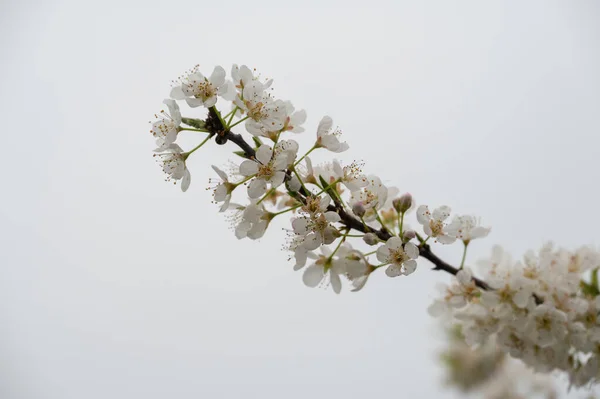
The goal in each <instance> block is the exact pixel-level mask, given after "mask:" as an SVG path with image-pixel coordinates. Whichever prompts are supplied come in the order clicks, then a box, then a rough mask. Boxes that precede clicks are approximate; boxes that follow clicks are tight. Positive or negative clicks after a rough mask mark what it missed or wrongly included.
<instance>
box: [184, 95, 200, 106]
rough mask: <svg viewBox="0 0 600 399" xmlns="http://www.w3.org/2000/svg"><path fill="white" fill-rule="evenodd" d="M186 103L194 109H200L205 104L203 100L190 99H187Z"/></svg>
mask: <svg viewBox="0 0 600 399" xmlns="http://www.w3.org/2000/svg"><path fill="white" fill-rule="evenodd" d="M185 102H186V103H187V104H188V105H189V106H190V107H192V108H196V107H199V106H201V105H203V104H204V101H202V99H201V98H195V97H188V98H186V99H185Z"/></svg>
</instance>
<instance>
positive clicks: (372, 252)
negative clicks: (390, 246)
mask: <svg viewBox="0 0 600 399" xmlns="http://www.w3.org/2000/svg"><path fill="white" fill-rule="evenodd" d="M376 252H377V250H375V251H371V252H367V253H366V254H363V255H364V256H369V255H373V254H374V253H376Z"/></svg>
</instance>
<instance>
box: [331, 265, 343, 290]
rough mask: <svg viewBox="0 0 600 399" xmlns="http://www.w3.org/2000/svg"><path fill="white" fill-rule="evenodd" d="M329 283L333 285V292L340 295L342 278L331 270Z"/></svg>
mask: <svg viewBox="0 0 600 399" xmlns="http://www.w3.org/2000/svg"><path fill="white" fill-rule="evenodd" d="M329 281H330V283H331V288H333V292H335V293H336V294H339V293H340V292H341V291H342V281H341V280H340V276H339V275H338V274H337V273H334V272H332V271H331V270H329Z"/></svg>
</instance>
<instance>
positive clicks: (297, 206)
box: [271, 204, 302, 217]
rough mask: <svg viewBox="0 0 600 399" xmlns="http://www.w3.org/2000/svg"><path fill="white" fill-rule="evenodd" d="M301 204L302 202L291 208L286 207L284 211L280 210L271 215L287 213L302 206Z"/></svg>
mask: <svg viewBox="0 0 600 399" xmlns="http://www.w3.org/2000/svg"><path fill="white" fill-rule="evenodd" d="M301 206H302V204H300V205H294V206H292V207H291V208H288V209H284V210H283V211H280V212H276V213H274V214H272V215H271V216H272V217H275V216H277V215H282V214H284V213H287V212H289V211H293V210H294V209H297V208H300V207H301Z"/></svg>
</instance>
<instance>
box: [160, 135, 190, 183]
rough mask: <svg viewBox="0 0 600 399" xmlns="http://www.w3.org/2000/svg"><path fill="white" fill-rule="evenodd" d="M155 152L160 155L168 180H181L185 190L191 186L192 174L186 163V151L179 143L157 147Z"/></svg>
mask: <svg viewBox="0 0 600 399" xmlns="http://www.w3.org/2000/svg"><path fill="white" fill-rule="evenodd" d="M155 151H156V152H160V153H157V154H154V156H155V157H158V160H159V162H160V163H161V167H162V170H163V172H165V174H166V175H167V181H171V180H181V191H183V192H185V191H187V189H188V188H189V187H190V182H191V179H192V178H191V175H190V171H189V170H188V168H187V166H186V165H185V156H184V152H183V150H182V149H181V147H179V146H178V145H177V144H170V145H169V146H168V147H166V148H157V149H156V150H155Z"/></svg>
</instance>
